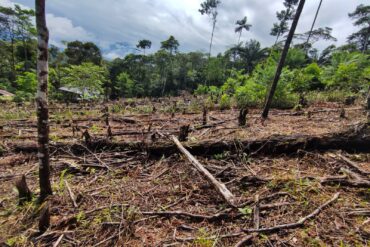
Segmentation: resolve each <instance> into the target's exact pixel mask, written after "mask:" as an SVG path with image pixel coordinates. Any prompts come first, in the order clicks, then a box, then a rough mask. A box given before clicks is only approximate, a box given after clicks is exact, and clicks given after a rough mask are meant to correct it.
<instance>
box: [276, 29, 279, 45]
mask: <svg viewBox="0 0 370 247" xmlns="http://www.w3.org/2000/svg"><path fill="white" fill-rule="evenodd" d="M279 38H280V32H279V33H278V34H277V35H276V40H275V45H276V44H277V42H278V40H279Z"/></svg>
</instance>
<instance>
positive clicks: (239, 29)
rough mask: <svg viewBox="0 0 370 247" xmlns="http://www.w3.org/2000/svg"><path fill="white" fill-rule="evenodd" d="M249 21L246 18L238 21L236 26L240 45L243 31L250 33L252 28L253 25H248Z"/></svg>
mask: <svg viewBox="0 0 370 247" xmlns="http://www.w3.org/2000/svg"><path fill="white" fill-rule="evenodd" d="M247 22H248V19H247V17H246V16H245V17H244V18H243V19H241V20H238V21H237V22H236V23H235V24H236V25H237V27H236V28H235V33H239V39H238V44H239V43H240V38H241V36H242V32H243V30H245V31H249V29H250V28H251V27H252V25H251V24H248V23H247Z"/></svg>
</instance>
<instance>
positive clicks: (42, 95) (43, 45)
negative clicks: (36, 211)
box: [35, 0, 53, 201]
mask: <svg viewBox="0 0 370 247" xmlns="http://www.w3.org/2000/svg"><path fill="white" fill-rule="evenodd" d="M35 9H36V27H37V38H38V57H37V79H38V88H37V95H36V108H37V133H38V138H37V140H38V158H39V178H40V201H44V200H45V198H47V197H48V196H49V195H51V194H52V193H53V192H52V189H51V184H50V164H49V111H48V73H49V68H48V42H49V31H48V29H47V26H46V18H45V0H35Z"/></svg>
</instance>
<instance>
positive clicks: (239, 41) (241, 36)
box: [238, 31, 243, 45]
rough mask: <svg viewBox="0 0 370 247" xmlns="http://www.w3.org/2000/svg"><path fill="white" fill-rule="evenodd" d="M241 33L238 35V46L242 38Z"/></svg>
mask: <svg viewBox="0 0 370 247" xmlns="http://www.w3.org/2000/svg"><path fill="white" fill-rule="evenodd" d="M242 32H243V31H240V33H239V39H238V45H239V44H240V38H241V37H242Z"/></svg>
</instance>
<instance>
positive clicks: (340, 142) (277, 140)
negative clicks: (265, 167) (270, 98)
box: [8, 124, 370, 157]
mask: <svg viewBox="0 0 370 247" xmlns="http://www.w3.org/2000/svg"><path fill="white" fill-rule="evenodd" d="M235 144H238V145H235ZM8 146H10V147H12V149H13V150H14V151H15V152H26V153H32V152H37V145H36V143H35V142H18V143H8ZM50 146H51V147H50V148H51V149H53V150H55V149H58V148H61V149H62V148H67V147H68V148H70V150H71V151H73V152H74V153H76V154H79V153H83V152H86V150H84V149H82V148H81V146H80V145H79V144H75V143H72V144H71V143H69V144H68V143H57V144H53V145H50ZM184 146H185V148H187V149H189V150H190V151H191V153H192V154H193V155H213V154H218V153H223V152H225V151H235V149H236V147H238V151H239V152H241V151H242V152H245V153H253V154H265V155H266V154H267V155H280V154H294V153H296V152H297V151H299V150H306V151H315V150H318V151H327V150H343V151H346V152H370V125H369V124H361V125H356V126H352V127H351V128H349V129H347V130H344V131H341V132H338V133H330V134H325V135H320V136H311V135H303V134H297V135H274V136H271V137H269V138H263V139H258V140H242V141H240V140H228V141H204V142H199V143H197V144H194V145H191V146H187V145H184ZM240 147H242V150H240ZM88 148H89V149H90V150H94V151H99V150H100V151H102V150H104V151H107V150H115V151H123V150H137V151H140V152H142V151H146V152H148V154H149V155H152V156H158V157H161V156H162V155H170V154H174V153H176V152H177V150H178V149H177V146H176V145H175V144H174V143H159V144H157V143H152V144H149V143H143V142H112V141H110V140H107V139H100V140H91V143H90V144H89V147H88Z"/></svg>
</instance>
